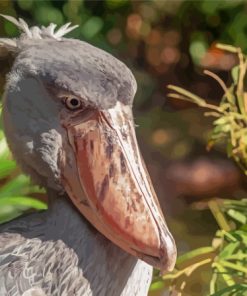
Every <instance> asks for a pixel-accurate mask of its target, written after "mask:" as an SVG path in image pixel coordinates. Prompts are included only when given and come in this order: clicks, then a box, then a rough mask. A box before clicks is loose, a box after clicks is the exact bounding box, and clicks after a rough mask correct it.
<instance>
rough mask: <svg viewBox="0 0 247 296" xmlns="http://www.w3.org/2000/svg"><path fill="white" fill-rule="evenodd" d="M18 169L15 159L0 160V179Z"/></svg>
mask: <svg viewBox="0 0 247 296" xmlns="http://www.w3.org/2000/svg"><path fill="white" fill-rule="evenodd" d="M15 169H16V163H15V161H13V160H11V159H1V160H0V179H3V178H6V177H7V176H9V175H10V174H11V173H12V172H13V171H14V170H15Z"/></svg>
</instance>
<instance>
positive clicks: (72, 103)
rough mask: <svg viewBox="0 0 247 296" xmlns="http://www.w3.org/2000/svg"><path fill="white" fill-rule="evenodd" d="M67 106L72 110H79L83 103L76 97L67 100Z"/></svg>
mask: <svg viewBox="0 0 247 296" xmlns="http://www.w3.org/2000/svg"><path fill="white" fill-rule="evenodd" d="M65 105H66V107H67V108H68V109H70V110H77V109H79V108H80V107H81V101H80V100H79V99H77V98H75V97H67V98H65Z"/></svg>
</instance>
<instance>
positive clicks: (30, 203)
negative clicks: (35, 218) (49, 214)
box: [0, 196, 47, 210]
mask: <svg viewBox="0 0 247 296" xmlns="http://www.w3.org/2000/svg"><path fill="white" fill-rule="evenodd" d="M5 205H13V206H16V207H20V208H21V209H23V208H34V209H36V210H46V209H47V204H46V203H44V202H43V201H41V200H38V199H35V198H32V197H29V196H11V197H2V198H1V199H0V209H1V207H2V206H5Z"/></svg>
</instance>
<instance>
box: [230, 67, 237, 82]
mask: <svg viewBox="0 0 247 296" xmlns="http://www.w3.org/2000/svg"><path fill="white" fill-rule="evenodd" d="M231 74H232V80H233V83H234V84H235V85H237V84H238V77H239V65H237V66H235V67H233V68H232V71H231Z"/></svg>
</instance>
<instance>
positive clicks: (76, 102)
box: [70, 99, 79, 107]
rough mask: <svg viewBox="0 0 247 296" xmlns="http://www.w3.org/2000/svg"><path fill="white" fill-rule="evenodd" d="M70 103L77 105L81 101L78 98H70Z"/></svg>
mask: <svg viewBox="0 0 247 296" xmlns="http://www.w3.org/2000/svg"><path fill="white" fill-rule="evenodd" d="M70 104H71V105H72V106H73V107H77V106H78V104H79V102H78V100H77V99H71V100H70Z"/></svg>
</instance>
